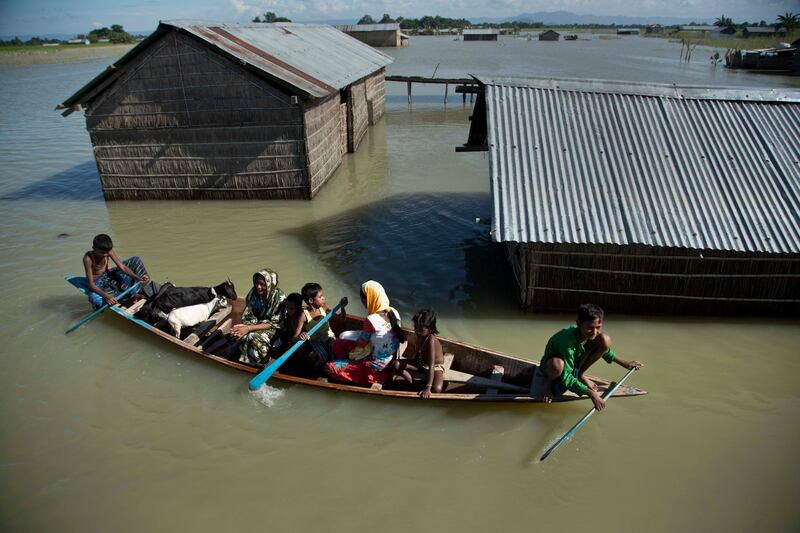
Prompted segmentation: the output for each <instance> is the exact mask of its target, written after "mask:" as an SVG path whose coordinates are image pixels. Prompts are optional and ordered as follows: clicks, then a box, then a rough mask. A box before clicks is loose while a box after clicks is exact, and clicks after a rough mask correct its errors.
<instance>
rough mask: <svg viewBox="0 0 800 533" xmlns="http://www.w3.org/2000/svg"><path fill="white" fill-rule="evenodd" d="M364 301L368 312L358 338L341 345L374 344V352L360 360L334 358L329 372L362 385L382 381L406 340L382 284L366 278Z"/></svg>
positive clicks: (333, 376)
mask: <svg viewBox="0 0 800 533" xmlns="http://www.w3.org/2000/svg"><path fill="white" fill-rule="evenodd" d="M361 303H363V304H364V307H366V308H367V313H369V315H368V316H367V318H365V319H364V323H363V325H362V331H361V334H360V335H359V337H358V340H357V341H356V342H354V343H353V342H350V341H340V344H342V345H343V344H345V343H348V344H350V345H351V346H352V345H355V346H364V345H366V344H367V343H372V352H371V353H370V354H369V355H368V356H367V357H364V358H363V359H359V360H357V361H350V360H348V359H341V360H338V359H337V360H334V361H331V362H329V363H328V364H327V366H326V371H327V373H328V376H329V377H330V378H331V379H334V380H336V381H342V382H350V383H357V384H359V385H369V384H371V383H381V384H382V383H383V382H384V381H386V378H387V377H388V376H389V370H390V368H391V367H390V365H391V362H392V360H393V359H394V357H395V356H396V355H397V350H398V348H399V347H400V344H401V343H403V342H405V340H406V334H405V332H404V331H403V329H402V327H401V326H400V314H399V313H398V312H397V310H396V309H394V308H392V307H391V306H390V305H389V297H388V296H386V291H384V289H383V286H381V284H380V283H378V282H377V281H367V282H366V283H364V284H363V285H361Z"/></svg>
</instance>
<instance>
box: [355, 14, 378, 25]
mask: <svg viewBox="0 0 800 533" xmlns="http://www.w3.org/2000/svg"><path fill="white" fill-rule="evenodd" d="M356 24H375V19H373V18H372V17H370V16H369V15H364V16H363V17H361V18H360V19H358V22H356Z"/></svg>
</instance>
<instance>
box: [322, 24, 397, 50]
mask: <svg viewBox="0 0 800 533" xmlns="http://www.w3.org/2000/svg"><path fill="white" fill-rule="evenodd" d="M336 29H337V30H340V31H343V32H344V33H346V34H347V35H349V36H350V37H355V38H356V39H358V40H359V41H361V42H362V43H365V44H368V45H370V46H375V47H399V46H405V45H407V44H408V37H407V36H406V39H405V41H406V42H405V43H403V38H402V36H403V34H402V33H400V23H398V22H392V23H387V24H350V25H345V26H336Z"/></svg>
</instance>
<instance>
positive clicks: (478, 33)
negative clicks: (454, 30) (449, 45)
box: [462, 28, 500, 41]
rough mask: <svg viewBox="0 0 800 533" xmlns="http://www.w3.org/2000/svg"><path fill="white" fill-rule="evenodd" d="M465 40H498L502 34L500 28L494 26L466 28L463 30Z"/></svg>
mask: <svg viewBox="0 0 800 533" xmlns="http://www.w3.org/2000/svg"><path fill="white" fill-rule="evenodd" d="M462 35H463V38H464V40H465V41H496V40H497V37H498V36H499V35H500V30H495V29H492V28H486V29H477V28H476V29H472V30H469V29H467V30H464V31H463V32H462Z"/></svg>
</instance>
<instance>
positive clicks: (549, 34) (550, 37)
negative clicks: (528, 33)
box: [539, 30, 561, 41]
mask: <svg viewBox="0 0 800 533" xmlns="http://www.w3.org/2000/svg"><path fill="white" fill-rule="evenodd" d="M559 37H561V34H560V33H558V32H557V31H553V30H547V31H544V32H542V33H540V34H539V40H540V41H557V40H558V39H559Z"/></svg>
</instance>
